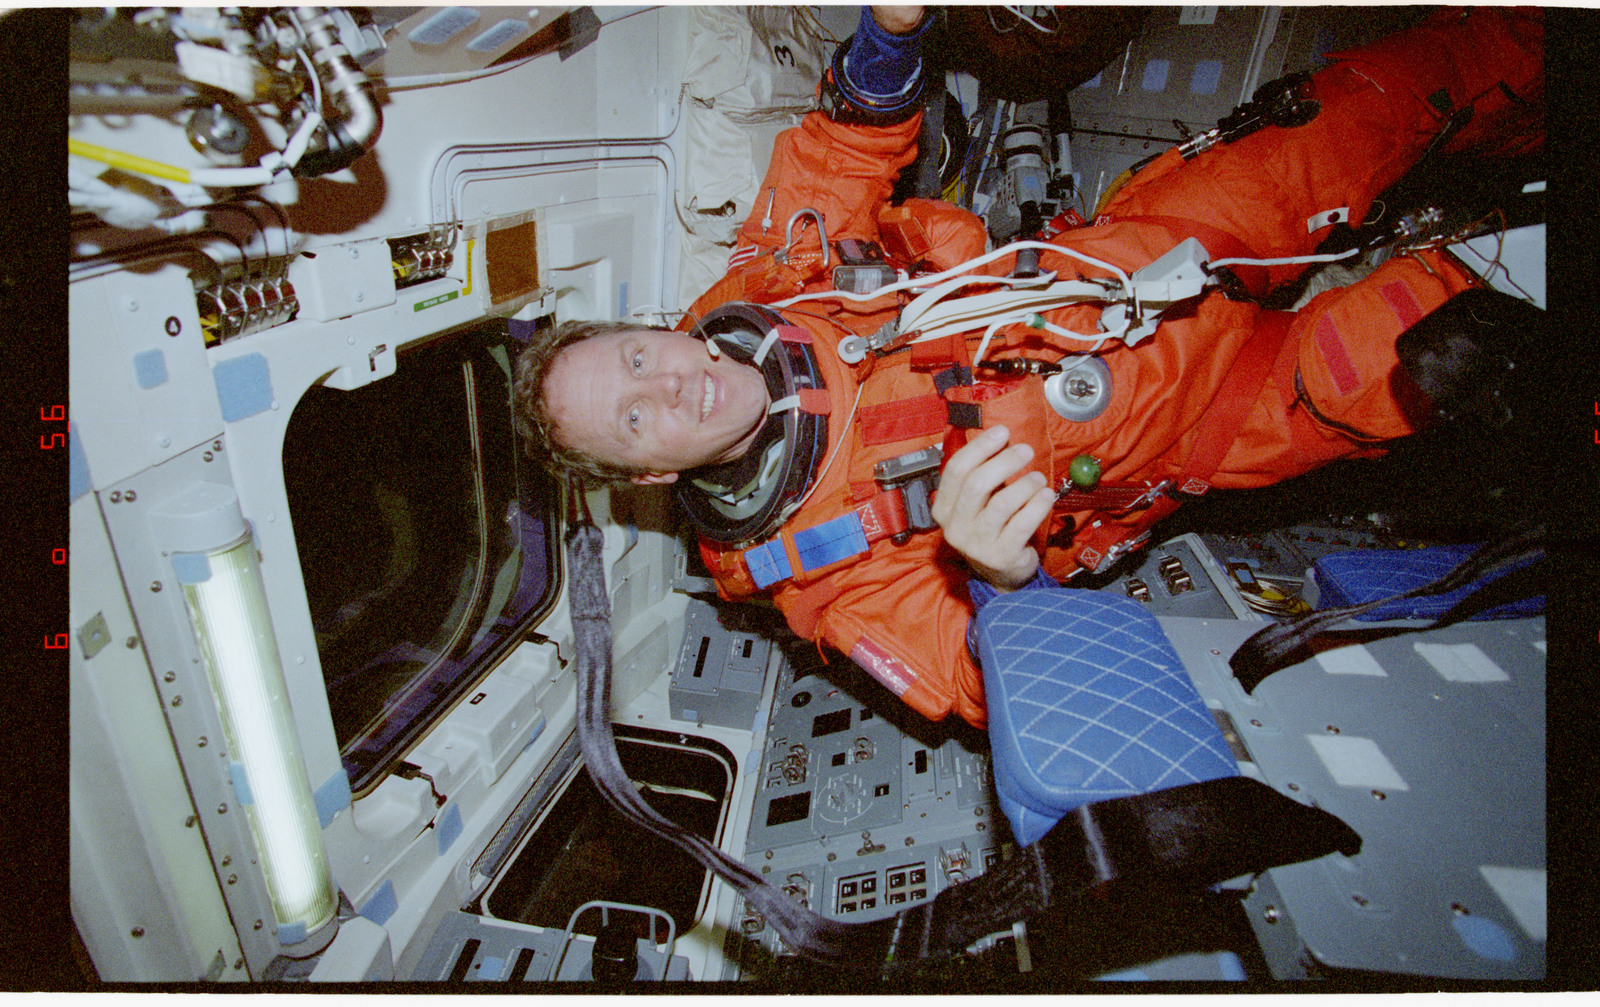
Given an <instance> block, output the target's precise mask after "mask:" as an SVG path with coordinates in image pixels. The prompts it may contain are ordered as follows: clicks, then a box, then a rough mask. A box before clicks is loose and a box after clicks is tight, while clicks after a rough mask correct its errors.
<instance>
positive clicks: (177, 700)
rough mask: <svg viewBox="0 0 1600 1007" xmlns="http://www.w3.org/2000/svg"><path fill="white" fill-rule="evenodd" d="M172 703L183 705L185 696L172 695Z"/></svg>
mask: <svg viewBox="0 0 1600 1007" xmlns="http://www.w3.org/2000/svg"><path fill="white" fill-rule="evenodd" d="M172 705H173V706H182V705H183V697H182V696H173V697H172Z"/></svg>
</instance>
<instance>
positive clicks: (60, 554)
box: [50, 547, 67, 566]
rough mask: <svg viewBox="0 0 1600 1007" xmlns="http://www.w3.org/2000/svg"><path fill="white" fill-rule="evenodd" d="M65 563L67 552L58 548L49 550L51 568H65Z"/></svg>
mask: <svg viewBox="0 0 1600 1007" xmlns="http://www.w3.org/2000/svg"><path fill="white" fill-rule="evenodd" d="M66 563H67V551H66V550H65V549H62V548H59V547H58V548H55V549H51V550H50V564H51V565H52V566H65V565H66Z"/></svg>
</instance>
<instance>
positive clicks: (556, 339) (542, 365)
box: [511, 321, 647, 482]
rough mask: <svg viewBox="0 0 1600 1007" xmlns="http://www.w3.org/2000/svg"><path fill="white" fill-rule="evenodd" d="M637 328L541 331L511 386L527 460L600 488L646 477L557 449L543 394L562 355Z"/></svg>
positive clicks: (587, 325) (574, 326)
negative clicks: (587, 341) (584, 478)
mask: <svg viewBox="0 0 1600 1007" xmlns="http://www.w3.org/2000/svg"><path fill="white" fill-rule="evenodd" d="M639 328H646V326H641V325H629V324H626V323H624V322H615V321H603V322H589V321H569V322H562V323H561V324H560V325H556V326H553V327H551V328H547V329H542V330H540V331H539V332H538V333H536V334H535V335H534V337H533V339H532V341H531V342H529V344H528V345H527V346H526V347H525V348H524V349H523V351H522V352H521V353H520V354H518V355H517V365H516V370H515V373H514V374H513V376H512V385H511V410H512V415H513V416H514V417H515V422H516V426H517V433H518V434H520V435H521V437H522V440H523V444H524V446H525V447H526V449H527V451H528V454H529V455H530V456H532V457H533V458H534V459H535V460H538V461H543V462H546V463H548V464H549V465H550V466H551V468H552V469H553V470H554V474H560V473H562V472H570V473H575V474H579V475H584V476H588V477H590V478H591V479H595V480H598V481H600V482H620V481H622V480H625V479H627V478H629V477H630V476H635V475H639V474H642V473H643V472H645V471H647V470H645V469H641V468H629V467H626V466H622V465H615V464H613V463H611V462H607V461H602V460H601V459H599V458H595V457H592V456H591V455H588V454H586V453H584V452H582V451H575V450H573V449H572V448H569V447H566V446H565V445H563V444H560V443H558V442H557V441H556V439H555V433H556V425H557V421H556V419H555V417H553V416H551V415H550V410H549V408H548V405H547V403H546V401H545V394H544V393H545V382H546V381H547V380H548V379H549V376H550V368H551V366H552V365H553V364H554V363H555V361H556V358H557V357H558V356H560V355H561V351H562V350H564V349H566V348H567V347H569V346H571V345H573V344H574V343H580V342H582V341H583V340H585V339H592V338H594V337H595V336H607V335H610V334H611V333H613V332H623V331H627V330H630V329H639Z"/></svg>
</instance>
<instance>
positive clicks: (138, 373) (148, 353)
mask: <svg viewBox="0 0 1600 1007" xmlns="http://www.w3.org/2000/svg"><path fill="white" fill-rule="evenodd" d="M133 376H134V378H136V379H137V380H138V382H139V387H140V388H155V387H156V386H158V385H164V384H166V383H167V356H166V354H164V353H162V352H161V351H160V350H145V351H144V352H143V353H135V354H134V355H133Z"/></svg>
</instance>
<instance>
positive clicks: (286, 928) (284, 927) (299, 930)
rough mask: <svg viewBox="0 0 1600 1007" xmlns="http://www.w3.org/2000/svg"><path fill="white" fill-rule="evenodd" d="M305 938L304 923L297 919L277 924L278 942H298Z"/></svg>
mask: <svg viewBox="0 0 1600 1007" xmlns="http://www.w3.org/2000/svg"><path fill="white" fill-rule="evenodd" d="M305 939H306V925H305V924H304V923H300V922H298V921H296V922H294V923H280V924H278V943H279V944H299V943H300V942H301V941H303V940H305Z"/></svg>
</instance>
